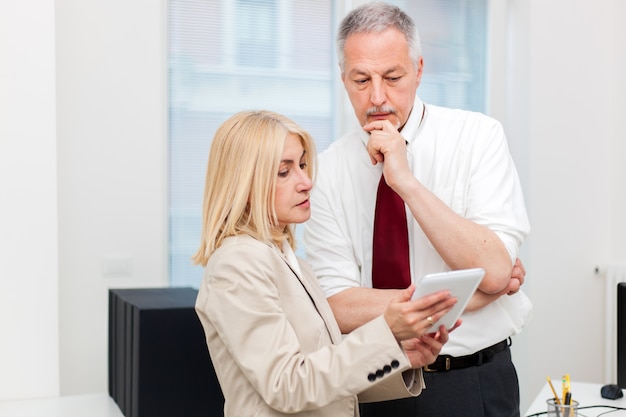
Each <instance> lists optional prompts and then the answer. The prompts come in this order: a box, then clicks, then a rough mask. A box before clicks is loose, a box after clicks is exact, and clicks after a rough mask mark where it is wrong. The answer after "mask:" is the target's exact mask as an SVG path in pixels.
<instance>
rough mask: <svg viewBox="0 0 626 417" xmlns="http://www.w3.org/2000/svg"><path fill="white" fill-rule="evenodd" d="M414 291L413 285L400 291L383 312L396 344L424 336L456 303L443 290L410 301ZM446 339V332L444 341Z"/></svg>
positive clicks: (448, 293) (453, 298) (454, 299)
mask: <svg viewBox="0 0 626 417" xmlns="http://www.w3.org/2000/svg"><path fill="white" fill-rule="evenodd" d="M414 291H415V285H413V284H412V285H411V286H409V287H408V288H406V289H405V290H402V291H401V292H400V294H399V295H398V296H397V297H396V298H394V299H392V300H391V302H390V303H389V304H388V305H387V308H385V311H384V312H383V316H384V317H385V321H387V324H388V325H389V328H390V329H391V332H392V333H393V335H394V336H395V338H396V340H397V341H398V342H400V341H403V340H407V339H414V338H418V339H419V338H421V337H422V336H424V335H425V334H426V333H427V332H428V330H429V329H430V328H431V326H432V325H433V323H435V322H437V320H439V319H440V318H441V317H443V315H444V314H446V313H447V312H448V311H450V310H451V309H452V307H453V306H454V304H456V302H457V299H456V298H455V297H452V296H451V295H450V292H449V291H445V290H444V291H439V292H436V293H433V294H429V295H426V296H424V297H420V298H418V299H416V300H411V296H412V295H413V292H414ZM447 337H448V336H447V332H446V334H445V339H446V341H447ZM444 343H445V342H444Z"/></svg>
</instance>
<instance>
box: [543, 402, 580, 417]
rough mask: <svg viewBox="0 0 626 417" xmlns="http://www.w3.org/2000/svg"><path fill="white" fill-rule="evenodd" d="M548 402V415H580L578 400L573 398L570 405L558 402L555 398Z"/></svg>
mask: <svg viewBox="0 0 626 417" xmlns="http://www.w3.org/2000/svg"><path fill="white" fill-rule="evenodd" d="M546 402H547V403H548V414H547V415H548V417H578V401H574V400H572V401H571V403H570V404H569V405H564V404H557V403H556V400H555V399H554V398H550V399H548V400H547V401H546Z"/></svg>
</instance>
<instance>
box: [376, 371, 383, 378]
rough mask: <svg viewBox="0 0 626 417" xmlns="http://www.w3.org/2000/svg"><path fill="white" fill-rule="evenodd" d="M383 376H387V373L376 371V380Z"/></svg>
mask: <svg viewBox="0 0 626 417" xmlns="http://www.w3.org/2000/svg"><path fill="white" fill-rule="evenodd" d="M383 376H385V373H384V372H383V370H382V369H379V370H378V371H376V378H382V377H383Z"/></svg>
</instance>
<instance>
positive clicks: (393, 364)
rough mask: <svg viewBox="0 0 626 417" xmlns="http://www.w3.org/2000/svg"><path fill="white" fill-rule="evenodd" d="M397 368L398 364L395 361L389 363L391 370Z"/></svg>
mask: <svg viewBox="0 0 626 417" xmlns="http://www.w3.org/2000/svg"><path fill="white" fill-rule="evenodd" d="M398 366H400V362H398V361H397V360H396V359H394V360H392V361H391V367H392V368H393V369H396V368H397V367H398Z"/></svg>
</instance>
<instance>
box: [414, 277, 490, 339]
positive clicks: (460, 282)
mask: <svg viewBox="0 0 626 417" xmlns="http://www.w3.org/2000/svg"><path fill="white" fill-rule="evenodd" d="M484 275H485V270H484V269H482V268H471V269H459V270H456V271H447V272H437V273H434V274H428V275H424V278H422V280H421V281H420V282H419V283H418V284H417V286H416V288H415V293H413V300H415V299H416V298H420V297H423V296H424V295H428V294H432V293H434V292H437V291H441V290H449V291H450V294H452V296H453V297H456V299H457V302H456V304H455V305H454V307H452V309H451V310H450V311H448V312H447V313H446V314H445V315H444V316H443V317H442V318H440V319H439V320H437V322H436V323H435V324H433V326H432V327H431V328H430V330H431V331H437V329H439V326H441V325H442V324H443V325H444V326H446V329H450V328H451V327H452V326H454V323H456V321H457V319H458V318H459V316H460V315H461V313H463V310H465V307H466V306H467V303H469V300H470V298H472V295H473V294H474V291H476V288H478V284H480V281H481V280H482V279H483V276H484Z"/></svg>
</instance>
